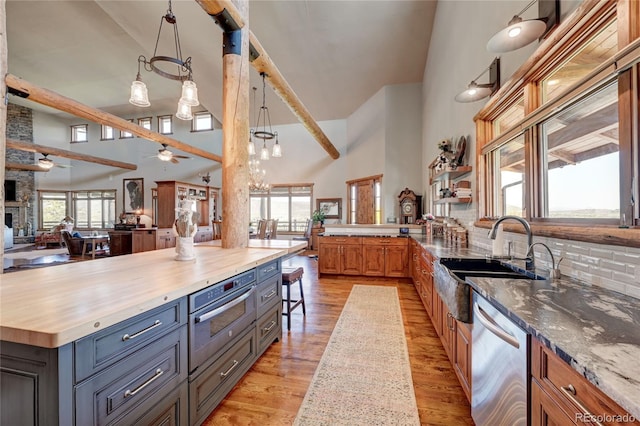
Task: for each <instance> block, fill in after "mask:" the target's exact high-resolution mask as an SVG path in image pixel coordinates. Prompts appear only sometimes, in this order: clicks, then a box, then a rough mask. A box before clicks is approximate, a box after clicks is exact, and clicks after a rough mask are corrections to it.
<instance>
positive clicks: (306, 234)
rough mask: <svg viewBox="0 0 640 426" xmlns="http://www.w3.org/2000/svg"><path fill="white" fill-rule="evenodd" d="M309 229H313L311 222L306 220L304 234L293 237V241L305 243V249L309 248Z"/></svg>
mask: <svg viewBox="0 0 640 426" xmlns="http://www.w3.org/2000/svg"><path fill="white" fill-rule="evenodd" d="M311 229H313V220H311V219H307V224H306V225H305V230H304V234H302V236H301V237H293V238H292V240H294V241H306V242H307V247H309V243H310V242H311Z"/></svg>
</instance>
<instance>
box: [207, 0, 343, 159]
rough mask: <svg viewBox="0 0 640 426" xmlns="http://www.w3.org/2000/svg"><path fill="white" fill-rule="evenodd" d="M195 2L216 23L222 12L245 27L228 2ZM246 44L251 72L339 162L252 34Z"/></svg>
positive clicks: (329, 142)
mask: <svg viewBox="0 0 640 426" xmlns="http://www.w3.org/2000/svg"><path fill="white" fill-rule="evenodd" d="M196 2H197V3H198V4H199V5H200V6H201V7H202V9H204V11H205V12H207V13H208V14H209V15H211V16H212V17H214V19H216V16H221V15H220V14H221V13H222V12H223V11H226V12H227V14H228V15H226V16H232V17H237V18H234V19H235V24H236V26H237V27H242V26H243V25H244V23H243V21H242V14H241V13H240V12H239V11H238V9H237V7H236V6H235V5H234V4H233V3H232V2H231V1H230V0H196ZM217 23H218V25H220V27H221V28H222V29H223V30H225V28H228V27H229V25H228V23H224V22H217ZM249 43H250V50H251V55H252V56H253V57H255V59H253V60H252V61H251V65H252V66H253V68H254V69H255V70H256V71H258V72H259V73H261V74H262V73H264V74H265V76H266V80H267V81H268V82H269V84H270V86H271V87H272V88H273V91H274V92H276V93H277V94H278V96H280V98H281V99H282V101H283V102H284V103H285V104H286V105H287V106H288V107H289V109H290V110H291V112H292V113H293V114H294V115H295V116H296V117H297V118H298V120H299V121H300V122H301V123H302V124H303V125H304V127H305V128H306V129H307V130H308V131H309V133H311V135H312V136H313V137H314V138H315V139H316V141H318V143H319V144H320V146H322V148H324V150H325V151H327V153H328V154H329V155H330V156H331V158H333V159H334V160H336V159H338V158H340V152H338V150H337V149H336V147H335V146H333V144H332V143H331V141H330V140H329V138H328V137H327V135H325V134H324V132H323V131H322V129H321V128H320V126H319V125H318V123H317V122H316V121H315V120H314V118H313V117H312V116H311V113H310V112H309V110H308V109H307V107H306V106H305V105H304V104H303V103H302V101H301V100H300V98H298V95H296V93H295V92H294V91H293V89H292V88H291V86H289V83H287V80H285V78H284V76H283V75H282V73H281V72H280V70H279V69H278V67H276V65H275V64H274V63H273V61H272V60H271V58H270V57H269V55H268V54H267V51H266V50H265V49H264V47H262V45H261V44H260V42H259V41H258V39H257V38H256V36H255V35H254V34H253V32H251V31H249ZM256 56H257V57H256Z"/></svg>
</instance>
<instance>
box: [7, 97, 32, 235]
mask: <svg viewBox="0 0 640 426" xmlns="http://www.w3.org/2000/svg"><path fill="white" fill-rule="evenodd" d="M7 138H10V139H15V140H20V141H26V142H33V117H32V111H31V109H30V108H26V107H23V106H19V105H15V104H11V103H10V104H9V105H8V106H7ZM34 158H35V154H34V153H32V152H25V151H18V150H15V149H7V150H6V161H7V162H8V163H24V164H33V163H34ZM4 178H5V189H8V188H10V189H11V190H10V191H7V194H5V195H9V196H12V198H14V199H12V200H10V199H6V200H4V209H5V210H4V211H5V224H6V225H7V226H9V223H7V221H8V220H9V216H8V215H10V216H11V217H10V220H11V228H12V229H13V236H14V242H15V243H30V242H33V241H34V239H35V237H34V234H35V229H37V223H36V222H35V213H34V208H33V207H34V203H35V199H36V192H35V189H36V188H35V186H36V182H35V172H32V171H23V170H6V172H5V177H4ZM13 182H15V186H13V185H14V184H13ZM7 185H8V186H7ZM14 194H15V195H14Z"/></svg>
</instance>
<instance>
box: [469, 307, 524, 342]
mask: <svg viewBox="0 0 640 426" xmlns="http://www.w3.org/2000/svg"><path fill="white" fill-rule="evenodd" d="M473 312H475V314H476V317H477V318H478V321H480V323H481V324H482V325H484V326H485V327H486V328H487V330H489V331H490V332H492V333H493V334H495V335H496V336H498V337H499V338H500V339H502V340H504V341H505V342H507V343H508V344H510V345H511V346H513V347H514V348H516V349H519V348H520V342H518V339H516V338H515V337H514V336H513V335H512V334H511V333H509V332H508V331H506V330H505V329H503V328H502V327H500V326H499V325H498V324H496V323H495V322H494V321H493V320H492V319H491V317H490V316H489V315H488V314H487V313H486V312H485V311H484V310H483V309H482V308H481V307H480V306H478V304H477V303H474V304H473Z"/></svg>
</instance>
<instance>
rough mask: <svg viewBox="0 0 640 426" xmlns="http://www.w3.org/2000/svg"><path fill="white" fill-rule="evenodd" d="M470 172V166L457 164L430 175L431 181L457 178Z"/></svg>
mask: <svg viewBox="0 0 640 426" xmlns="http://www.w3.org/2000/svg"><path fill="white" fill-rule="evenodd" d="M470 172H471V166H458V167H456V168H455V169H453V170H442V171H440V172H438V173H434V174H433V175H432V176H431V183H432V184H433V183H434V182H438V181H445V180H452V179H457V178H459V177H462V176H464V175H466V174H467V173H470Z"/></svg>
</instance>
